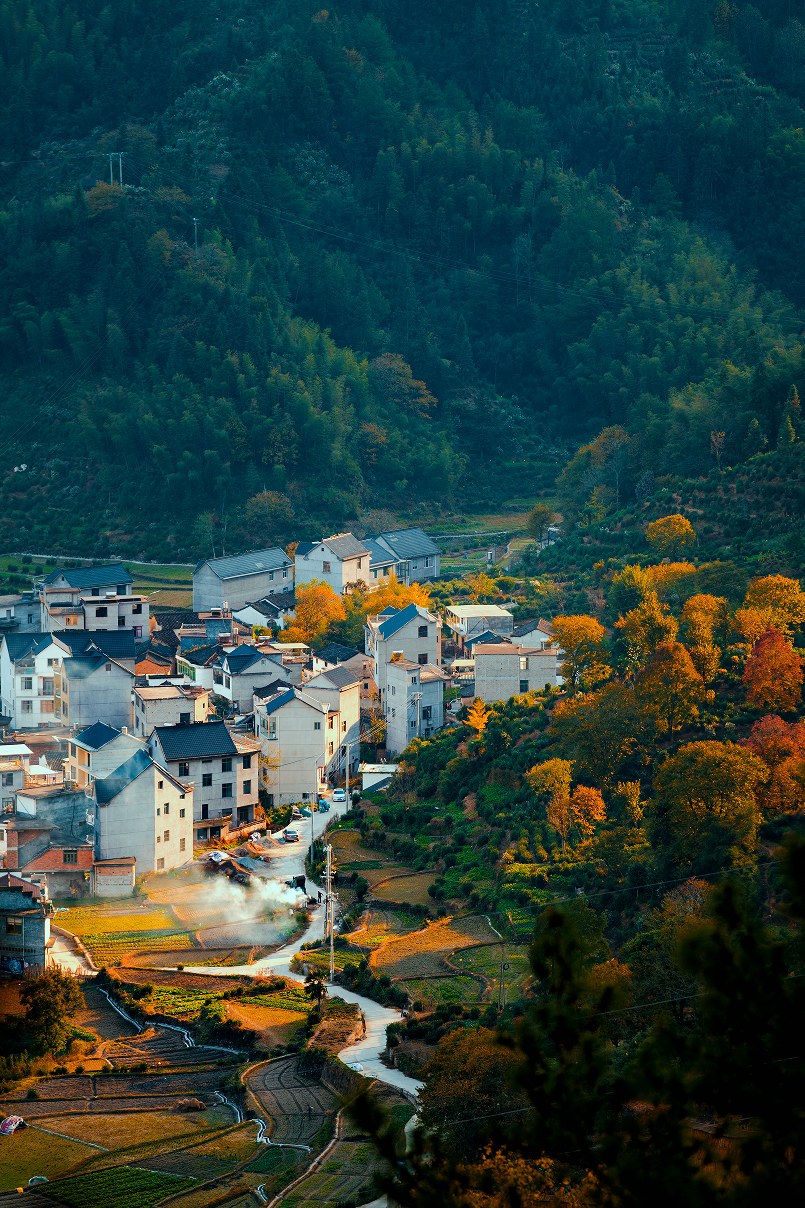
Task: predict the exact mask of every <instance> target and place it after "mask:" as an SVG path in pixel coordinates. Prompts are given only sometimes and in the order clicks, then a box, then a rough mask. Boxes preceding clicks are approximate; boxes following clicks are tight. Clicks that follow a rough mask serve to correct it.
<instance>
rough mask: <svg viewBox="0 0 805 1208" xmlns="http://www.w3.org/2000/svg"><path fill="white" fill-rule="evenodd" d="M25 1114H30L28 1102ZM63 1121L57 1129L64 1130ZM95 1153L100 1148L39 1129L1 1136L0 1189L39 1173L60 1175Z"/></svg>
mask: <svg viewBox="0 0 805 1208" xmlns="http://www.w3.org/2000/svg"><path fill="white" fill-rule="evenodd" d="M25 1115H26V1116H28V1115H29V1112H28V1110H27V1105H26V1111H25ZM60 1124H61V1121H58V1122H56V1123H54V1124H53V1131H54V1132H62V1131H63V1130H62V1129H61V1128H60V1127H59V1125H60ZM47 1127H49V1126H47ZM95 1153H98V1150H97V1149H93V1148H92V1146H90V1145H84V1144H82V1143H81V1142H80V1141H74V1140H66V1139H64V1138H63V1137H54V1136H50V1135H49V1134H48V1133H44V1132H40V1131H39V1130H38V1129H36V1128H26V1129H23V1130H22V1131H21V1132H15V1133H12V1134H11V1136H10V1137H4V1136H0V1191H11V1190H13V1188H15V1187H20V1186H24V1185H25V1184H26V1183H27V1182H28V1180H29V1179H30V1178H33V1176H34V1175H36V1174H41V1175H44V1176H45V1178H47V1179H56V1178H59V1176H60V1175H62V1174H64V1173H65V1171H68V1170H70V1169H71V1168H72V1167H73V1166H75V1165H76V1163H77V1162H81V1161H84V1160H85V1159H86V1158H87V1157H88V1156H90V1155H91V1154H95ZM21 1202H22V1201H21Z"/></svg>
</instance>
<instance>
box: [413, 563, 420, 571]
mask: <svg viewBox="0 0 805 1208" xmlns="http://www.w3.org/2000/svg"><path fill="white" fill-rule="evenodd" d="M418 567H419V563H418V562H412V563H411V570H417V569H418Z"/></svg>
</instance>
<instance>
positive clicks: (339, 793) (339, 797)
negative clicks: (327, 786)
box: [333, 789, 347, 801]
mask: <svg viewBox="0 0 805 1208" xmlns="http://www.w3.org/2000/svg"><path fill="white" fill-rule="evenodd" d="M346 799H347V795H346V793H345V791H344V790H343V789H333V801H346Z"/></svg>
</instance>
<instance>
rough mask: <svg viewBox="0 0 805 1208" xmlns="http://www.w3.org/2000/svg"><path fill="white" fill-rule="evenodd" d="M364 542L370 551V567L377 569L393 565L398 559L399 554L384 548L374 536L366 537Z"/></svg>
mask: <svg viewBox="0 0 805 1208" xmlns="http://www.w3.org/2000/svg"><path fill="white" fill-rule="evenodd" d="M363 543H364V545H365V546H366V548H367V549H368V551H369V556H370V559H371V560H370V562H369V567H370V569H372V570H377V569H378V568H380V567H382V566H393V565H394V564H395V562H396V561H397V555H396V554H393V553H391V551H390V550H387V549H384V548H383V546H382V545H381V544H380V542H379V541H376V540H375V539H374V537H364V539H363Z"/></svg>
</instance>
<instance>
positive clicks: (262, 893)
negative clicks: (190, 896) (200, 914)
mask: <svg viewBox="0 0 805 1208" xmlns="http://www.w3.org/2000/svg"><path fill="white" fill-rule="evenodd" d="M205 889H206V890H207V892H206V893H205V895H204V897H205V903H204V904H205V907H206V908H207V909H208V910H214V911H215V912H216V913H219V914H221V915H224V916H225V917H226V919H227V920H228V921H229V922H231V923H246V922H249V921H251V920H254V919H260V918H265V917H266V916H270V917H273V916H274V915H276V914H279V913H282V914H287V913H288V911H293V910H295V909H296V908H297V907H299V906H303V905H304V904H305V901H306V900H307V895H306V894H305V892H304V890H302V889H297V888H291V886H290V885H285V884H284V883H283V882H282V881H277V880H276V879H275V878H273V877H272V878H268V879H267V880H263V879H262V877H252V883H251V886H250V888H248V889H247V888H246V887H245V886H244V885H238V883H237V882H236V881H230V880H229V879H228V878H227V877H224V876H218V877H215V878H210V880H209V881H208V882H207V884H206V886H205Z"/></svg>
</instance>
